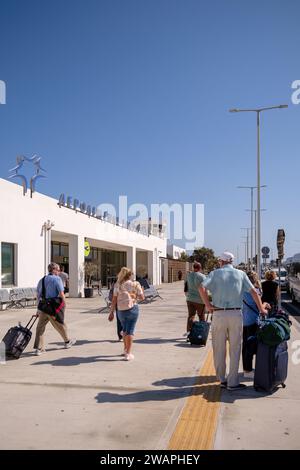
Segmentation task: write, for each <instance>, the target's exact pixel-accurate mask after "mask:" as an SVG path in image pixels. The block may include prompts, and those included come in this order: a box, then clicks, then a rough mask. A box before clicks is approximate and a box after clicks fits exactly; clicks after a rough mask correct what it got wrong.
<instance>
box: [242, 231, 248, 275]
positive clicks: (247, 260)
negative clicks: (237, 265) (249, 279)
mask: <svg viewBox="0 0 300 470" xmlns="http://www.w3.org/2000/svg"><path fill="white" fill-rule="evenodd" d="M241 230H247V236H246V237H243V238H246V243H247V249H246V263H247V265H248V269H250V268H249V230H250V228H249V227H241Z"/></svg>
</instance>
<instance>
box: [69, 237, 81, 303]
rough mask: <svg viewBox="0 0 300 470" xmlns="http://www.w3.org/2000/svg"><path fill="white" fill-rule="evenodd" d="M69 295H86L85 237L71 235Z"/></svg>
mask: <svg viewBox="0 0 300 470" xmlns="http://www.w3.org/2000/svg"><path fill="white" fill-rule="evenodd" d="M69 271H70V272H69V289H70V292H69V295H70V297H83V296H84V237H83V236H80V235H70V236H69Z"/></svg>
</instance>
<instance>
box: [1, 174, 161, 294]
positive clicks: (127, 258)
mask: <svg viewBox="0 0 300 470" xmlns="http://www.w3.org/2000/svg"><path fill="white" fill-rule="evenodd" d="M0 201H1V202H0V221H1V222H0V245H1V256H0V273H1V277H0V288H1V287H2V288H12V287H34V286H36V284H37V282H38V280H39V279H40V278H41V277H42V276H43V275H44V274H45V273H46V270H47V265H48V264H49V262H50V261H55V262H57V263H59V264H61V265H64V267H65V270H66V272H68V273H69V289H70V292H69V295H70V296H71V297H81V296H83V295H84V287H85V273H84V267H85V262H86V261H87V262H90V263H93V264H94V265H96V268H95V269H96V272H95V274H94V276H93V277H94V280H95V281H99V282H100V281H101V283H102V285H107V284H108V283H109V280H110V279H112V278H113V277H115V276H116V275H117V273H118V271H119V270H120V268H121V267H122V266H127V267H129V268H130V269H132V270H133V272H134V273H135V275H138V276H141V277H148V279H149V281H150V283H151V284H154V285H158V284H160V283H161V279H162V260H161V258H164V257H166V249H167V240H166V238H165V234H164V227H163V226H162V225H160V224H158V225H157V227H158V229H157V230H156V232H155V233H153V231H152V230H151V228H150V229H149V230H148V233H147V231H145V230H143V231H141V230H140V228H139V229H137V228H136V227H135V228H131V227H130V226H128V225H124V226H123V225H122V224H120V223H119V222H118V221H117V220H112V219H110V218H109V217H107V216H99V215H96V212H95V210H94V208H91V207H90V206H86V204H84V203H81V204H80V203H79V201H78V200H76V199H73V198H69V197H64V196H63V195H61V197H60V198H58V199H54V198H51V197H49V196H46V195H44V194H41V193H38V192H34V193H33V195H32V197H31V195H30V192H27V193H26V194H25V195H24V194H23V188H22V186H19V185H17V184H15V183H12V182H10V181H7V180H5V179H1V178H0ZM152 225H153V223H152V221H149V226H150V227H152ZM85 247H86V248H85Z"/></svg>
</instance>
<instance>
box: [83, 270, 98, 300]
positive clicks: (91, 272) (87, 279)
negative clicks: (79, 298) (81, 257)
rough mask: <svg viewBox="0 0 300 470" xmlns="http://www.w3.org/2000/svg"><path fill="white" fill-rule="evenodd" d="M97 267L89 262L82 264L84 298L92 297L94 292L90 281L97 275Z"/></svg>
mask: <svg viewBox="0 0 300 470" xmlns="http://www.w3.org/2000/svg"><path fill="white" fill-rule="evenodd" d="M97 270H98V267H97V265H96V264H94V263H92V262H91V261H86V262H85V263H84V276H85V285H86V287H85V288H84V296H85V297H93V294H94V290H93V288H92V279H93V276H95V274H97Z"/></svg>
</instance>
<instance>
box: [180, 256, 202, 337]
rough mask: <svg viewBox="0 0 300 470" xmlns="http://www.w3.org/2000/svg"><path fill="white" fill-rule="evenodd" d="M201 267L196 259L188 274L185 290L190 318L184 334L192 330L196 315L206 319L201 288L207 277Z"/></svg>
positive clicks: (200, 318) (186, 334)
mask: <svg viewBox="0 0 300 470" xmlns="http://www.w3.org/2000/svg"><path fill="white" fill-rule="evenodd" d="M201 269H202V267H201V264H200V263H198V262H197V261H195V262H194V264H193V271H192V272H190V273H188V274H187V278H186V282H185V289H184V290H185V295H186V303H187V309H188V318H187V325H186V333H185V334H184V336H188V334H189V332H190V331H191V329H192V326H193V322H194V320H195V316H196V315H198V317H199V320H200V321H201V320H202V321H203V320H204V319H205V314H204V310H205V305H204V302H203V300H202V297H201V295H200V291H199V288H200V286H201V285H202V282H203V281H204V279H205V276H204V274H202V273H201Z"/></svg>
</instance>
